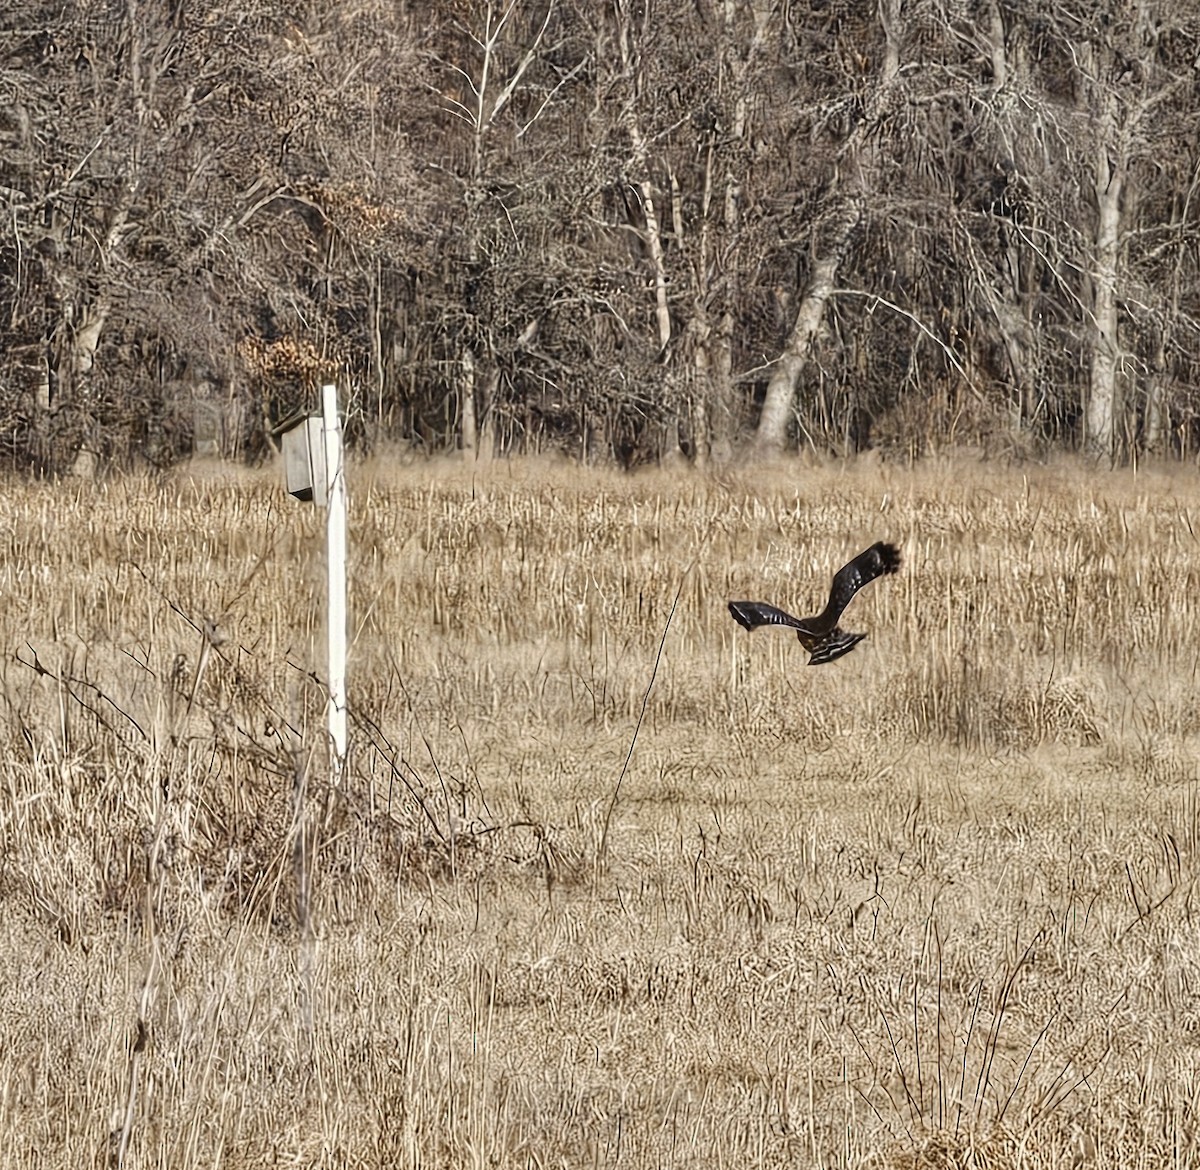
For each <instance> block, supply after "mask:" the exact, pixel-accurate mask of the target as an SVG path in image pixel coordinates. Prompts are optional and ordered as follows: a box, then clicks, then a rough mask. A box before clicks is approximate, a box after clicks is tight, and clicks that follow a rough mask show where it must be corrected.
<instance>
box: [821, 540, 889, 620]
mask: <svg viewBox="0 0 1200 1170" xmlns="http://www.w3.org/2000/svg"><path fill="white" fill-rule="evenodd" d="M899 568H900V550H899V549H898V548H896V546H895V545H894V544H886V543H884V542H883V541H882V540H881V541H877V542H876V543H875V544H873V545H871V547H870V548H869V549H867V550H866V551H864V552H860V553H859V554H858V556H856V557H855V558H854V560H852V561H850V562H849V563H848V564H845V565H843V566H842V567H841V568H840V569H838V571H837V573H836V574H835V576H834V578H833V588H831V589H830V591H829V604H828V605H826V606H825V610H824V612H823V613H821V614H819V615H818V616H817V617H815V618H810V619H808V620H807V621H806V622H805V623H804V625H805V626H806V627H807V628H809V629H811V630H812V631H813V632H814V633H818V634H824V633H826V632H828V631H830V630H832V629H834V627H836V626H837V623H838V618H840V617H841V616H842V611H843V610H844V609H845V608H846V606H848V605H849V604H850V601H851V599H852V598H853V597H854V595H855V594H856V593H857V592H858V591H859V590H860V589H861V588H862V587H863V586H864V585H869V584H870V583H871V582H872V581H874V580H875V578H876V577H882V576H884V575H885V574H887V573H895V572H897V571H898V570H899Z"/></svg>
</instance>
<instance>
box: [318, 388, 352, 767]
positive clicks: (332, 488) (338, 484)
mask: <svg viewBox="0 0 1200 1170" xmlns="http://www.w3.org/2000/svg"><path fill="white" fill-rule="evenodd" d="M321 413H322V416H323V428H322V429H323V433H324V440H325V477H326V478H325V484H326V494H325V499H326V501H327V502H328V512H327V513H326V525H325V550H326V568H327V570H328V574H329V595H328V610H327V613H326V620H327V622H328V634H329V656H328V657H329V662H328V670H329V706H328V716H329V761H330V779H331V781H332V783H333V784H335V785H336V784H337V783H338V781H339V780H340V779H341V772H342V765H343V764H344V763H345V762H346V749H347V746H348V734H347V722H346V624H347V621H346V467H345V463H344V462H343V459H342V423H341V419H340V418H339V417H338V400H337V387H336V386H323V387H322V388H321Z"/></svg>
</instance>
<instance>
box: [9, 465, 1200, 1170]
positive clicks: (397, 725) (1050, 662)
mask: <svg viewBox="0 0 1200 1170" xmlns="http://www.w3.org/2000/svg"><path fill="white" fill-rule="evenodd" d="M351 494H352V510H353V518H352V554H353V566H352V575H353V576H352V587H351V588H352V605H353V621H352V626H353V629H352V651H351V654H352V658H351V669H352V678H351V704H352V707H353V711H352V725H353V736H354V749H353V756H352V759H351V762H350V764H349V766H348V768H347V771H346V773H345V774H344V776H343V777H342V782H341V785H340V786H339V787H338V788H337V789H336V790H331V788H330V786H329V784H328V775H327V771H326V768H325V764H324V747H323V739H322V701H321V694H320V690H319V687H318V686H317V685H316V683H315V682H314V679H313V672H314V671H315V672H317V673H318V674H319V673H320V671H321V670H322V664H321V657H320V649H321V646H322V645H323V642H322V630H321V619H320V617H319V610H318V607H317V604H316V598H317V597H318V596H319V583H320V580H321V562H320V552H321V547H322V546H321V539H320V533H321V529H320V527H319V524H320V521H321V517H320V515H319V514H318V513H317V512H316V511H315V510H313V509H310V508H306V507H304V506H302V505H299V504H295V503H294V502H292V501H290V500H287V499H286V497H284V495H283V493H282V490H281V488H280V487H279V485H278V482H277V479H276V476H275V474H274V473H269V472H263V473H261V474H248V473H244V472H235V471H228V472H221V471H213V470H209V471H203V470H195V471H193V472H190V473H189V472H180V473H176V474H174V475H172V476H170V477H168V478H164V479H161V480H150V479H138V478H133V479H124V480H116V481H112V482H109V483H107V484H104V485H98V486H86V487H80V486H63V485H58V486H29V485H23V484H17V483H8V484H7V485H6V487H5V492H4V495H3V497H2V498H0V588H2V596H3V606H2V607H0V648H2V650H3V666H2V667H0V679H2V685H3V700H4V706H3V714H2V716H0V736H2V737H3V743H4V750H3V754H2V756H0V783H2V785H3V791H2V793H0V906H2V908H3V913H2V914H0V980H2V982H3V986H4V994H3V998H2V1001H0V1002H2V1006H0V1133H3V1135H4V1141H3V1142H2V1143H0V1168H4V1167H72V1168H77V1167H81V1166H115V1165H125V1166H129V1167H151V1166H155V1167H163V1168H167V1167H169V1168H171V1170H186V1168H191V1167H214V1166H222V1167H229V1168H231V1170H237V1168H241V1167H250V1166H306V1167H307V1166H329V1167H343V1166H348V1167H359V1166H364V1167H365V1166H370V1167H430V1168H432V1167H447V1168H451V1167H539V1168H541V1167H572V1168H574V1167H592V1166H612V1167H622V1168H639V1167H646V1168H651V1167H653V1168H656V1170H657V1168H664V1167H681V1168H682V1167H731V1168H737V1170H742V1168H745V1167H772V1166H814V1167H817V1166H821V1167H843V1166H866V1167H879V1168H910V1170H916V1168H918V1167H926V1168H947V1170H948V1168H951V1167H962V1168H966V1167H975V1168H979V1170H985V1168H993V1167H994V1168H999V1167H1017V1166H1022V1167H1035V1168H1043V1167H1047V1168H1048V1167H1063V1168H1068V1167H1070V1168H1082V1167H1122V1168H1133V1167H1146V1168H1151V1167H1153V1168H1156V1170H1157V1168H1161V1167H1169V1166H1170V1167H1186V1166H1194V1165H1196V1164H1197V1162H1198V1161H1200V1148H1198V1136H1200V895H1198V891H1197V878H1198V876H1200V704H1198V702H1197V664H1198V662H1200V544H1198V538H1197V534H1196V532H1195V528H1196V527H1197V526H1200V485H1198V483H1197V480H1196V477H1195V475H1194V472H1191V471H1190V470H1177V471H1174V472H1168V471H1161V472H1141V473H1139V474H1137V475H1133V474H1130V473H1123V474H1111V475H1110V474H1107V473H1089V472H1086V471H1084V470H1081V469H1079V468H1077V467H1070V466H1066V465H1064V466H1061V467H1050V468H1037V469H1029V470H1026V471H1025V472H1022V471H1020V470H1011V469H1008V470H1006V469H1003V468H1000V467H991V466H986V465H985V466H979V465H973V464H972V465H946V466H927V467H924V468H918V469H916V470H909V469H898V468H891V467H888V466H882V467H881V466H853V467H848V468H846V467H836V468H834V467H818V466H811V467H808V466H803V465H800V464H796V465H792V466H789V467H786V468H777V469H774V470H769V471H766V470H763V471H749V470H747V471H739V472H736V473H730V474H727V475H714V476H713V477H708V478H703V477H696V476H689V475H687V474H682V475H681V474H676V475H668V474H666V473H649V474H645V475H636V476H620V475H617V474H615V473H600V472H590V471H585V470H581V469H579V468H575V467H568V466H565V465H553V464H544V463H543V464H534V463H520V464H496V465H492V466H490V467H488V468H485V469H480V470H477V471H475V472H472V471H470V470H469V469H465V468H463V467H461V466H458V465H454V466H442V467H438V466H433V465H423V466H407V467H401V466H396V467H392V468H388V467H385V466H383V465H382V464H380V465H368V466H362V467H356V468H354V469H353V471H352V475H351ZM876 539H890V540H893V541H895V542H896V543H897V544H899V545H900V546H901V548H902V550H903V553H904V556H905V566H904V569H903V571H902V572H901V574H900V575H899V576H898V577H892V578H886V579H883V580H880V581H878V582H876V583H875V584H873V585H871V586H870V587H869V588H868V589H867V590H866V591H864V592H863V593H862V594H861V595H860V596H859V597H858V598H857V599H856V601H855V602H854V604H853V606H852V607H851V609H850V611H849V613H848V615H847V621H846V625H847V626H848V627H849V628H851V629H861V630H867V631H869V633H870V637H869V638H868V640H867V641H866V642H864V643H863V644H862V645H861V646H860V647H859V648H858V649H857V650H856V651H855V652H854V653H853V654H851V655H849V656H847V657H845V658H843V659H841V660H840V661H838V662H836V663H833V664H831V665H829V666H823V667H820V668H817V669H813V670H810V669H808V668H807V667H806V666H805V665H804V663H805V658H806V656H805V655H804V654H803V653H802V651H801V649H800V647H799V646H798V644H797V643H796V641H795V639H794V638H792V637H790V636H787V635H786V634H785V633H784V632H782V631H759V632H758V633H755V634H754V635H752V636H751V635H747V634H745V633H744V632H743V631H741V630H740V629H738V628H737V627H736V626H735V625H734V623H733V622H732V620H730V618H729V616H728V614H727V613H726V610H725V602H726V600H727V599H728V598H730V597H733V596H743V597H759V598H762V599H765V600H772V601H776V602H778V603H780V604H783V605H785V606H787V607H789V608H794V609H795V610H797V611H799V612H801V613H803V612H805V611H807V610H809V609H810V608H811V607H812V606H813V605H815V604H816V603H818V602H821V601H823V598H824V595H825V591H826V590H827V588H828V581H829V576H830V574H831V573H832V571H833V570H835V569H836V568H837V567H838V566H839V565H840V564H842V562H843V561H844V560H845V559H847V558H848V557H849V556H850V555H852V554H854V553H855V552H857V551H859V550H860V549H861V548H864V547H865V546H866V545H867V544H869V543H870V542H872V541H874V540H876ZM673 605H674V610H673V613H672V607H673ZM664 631H665V638H664ZM660 643H661V657H659V648H660ZM656 661H657V673H656V674H655V675H654V681H653V686H652V687H651V686H650V683H651V677H652V673H653V672H654V670H655V665H656ZM643 704H644V715H643ZM639 718H640V729H639V731H638V734H637V737H636V742H634V731H635V728H637V727H639ZM631 744H632V745H633V749H632V752H631V751H630V748H631ZM626 764H627V766H626Z"/></svg>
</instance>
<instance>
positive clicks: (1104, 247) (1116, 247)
mask: <svg viewBox="0 0 1200 1170" xmlns="http://www.w3.org/2000/svg"><path fill="white" fill-rule="evenodd" d="M1103 101H1104V109H1103V113H1102V115H1101V119H1100V126H1099V128H1098V129H1099V133H1098V134H1097V142H1096V160H1095V191H1096V236H1095V258H1094V261H1093V264H1092V271H1091V287H1092V306H1091V307H1092V313H1091V324H1092V368H1091V378H1090V384H1089V387H1088V389H1089V394H1088V404H1087V416H1086V424H1085V425H1086V428H1087V430H1086V435H1085V444H1086V447H1087V450H1088V451H1089V452H1091V453H1092V454H1093V455H1099V456H1105V457H1107V458H1112V456H1113V455H1114V453H1115V452H1114V450H1113V443H1114V440H1115V438H1116V417H1117V410H1118V400H1117V368H1118V361H1119V350H1118V345H1117V275H1118V269H1119V264H1120V242H1121V241H1120V231H1121V188H1122V183H1123V180H1124V164H1123V162H1122V161H1121V160H1120V159H1119V158H1114V153H1115V152H1116V151H1118V150H1119V146H1118V143H1117V141H1116V140H1117V127H1116V118H1115V115H1114V110H1113V105H1114V103H1115V101H1116V99H1115V97H1114V96H1112V95H1110V94H1105V95H1104V97H1103Z"/></svg>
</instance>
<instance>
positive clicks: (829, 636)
mask: <svg viewBox="0 0 1200 1170" xmlns="http://www.w3.org/2000/svg"><path fill="white" fill-rule="evenodd" d="M899 568H900V552H899V550H898V549H897V548H896V546H895V545H894V544H884V542H883V541H879V542H878V543H877V544H873V545H871V547H870V548H869V549H867V550H866V551H865V552H860V553H859V554H858V556H856V557H855V558H854V560H852V561H851V562H850V563H849V564H848V565H843V566H842V567H841V568H840V569H838V571H837V575H836V576H835V577H834V578H833V588H832V589H831V590H830V591H829V604H828V605H826V606H825V609H824V610H823V611H822V612H821V613H819V614H817V616H816V617H810V618H795V617H792V615H791V614H790V613H784V612H783V610H782V609H776V608H775V606H773V605H768V604H767V603H766V602H765V601H731V602H730V603H729V612H730V613H731V614H733V619H734V621H736V622H737V623H738V625H740V626H743V627H744V628H745V629H747V630H753V629H755V628H756V627H757V626H787V627H788V628H789V629H792V630H795V631H796V637H797V638H799V639H800V644H801V645H802V646H803V647H804V649H805V650H807V651H808V653H809V655H810V657H809V660H808V665H809V666H820V665H821V663H823V662H832V661H833V660H834V659H835V658H841V656H842V655H843V654H849V653H850V651H851V650H853V649H854V647H855V646H857V645H858V643H859V642H861V641H862V640H863V639H864V638H865V637H866V636H867V635H866V634H850V633H847V632H846V631H845V630H843V629H841V628H840V627H839V626H838V618H840V617H841V616H842V610H844V609H845V608H846V606H848V605H849V604H850V600H851V598H853V596H854V595H855V594H856V593H857V592H858V591H859V590H860V589H861V588H862V587H863V586H864V585H868V584H870V582H872V581H874V580H875V578H876V577H882V576H883V575H884V574H886V573H895V572H896V571H897V570H898V569H899Z"/></svg>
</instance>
